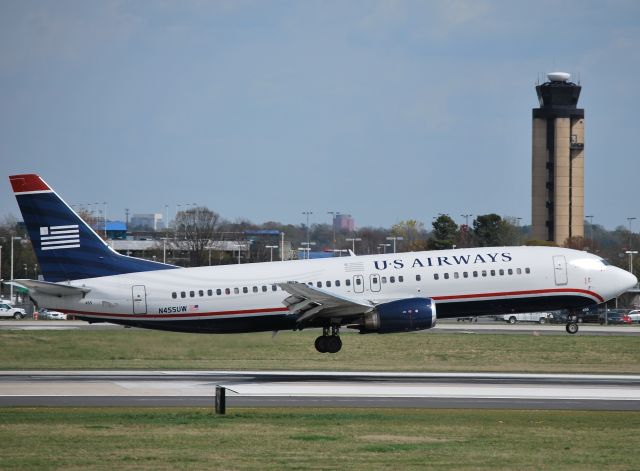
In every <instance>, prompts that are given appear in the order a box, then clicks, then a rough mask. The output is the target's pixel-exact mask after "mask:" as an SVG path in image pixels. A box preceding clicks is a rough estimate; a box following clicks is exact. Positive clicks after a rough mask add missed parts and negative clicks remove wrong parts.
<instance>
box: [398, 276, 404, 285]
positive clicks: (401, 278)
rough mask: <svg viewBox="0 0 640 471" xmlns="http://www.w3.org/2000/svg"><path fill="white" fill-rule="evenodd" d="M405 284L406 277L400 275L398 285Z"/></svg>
mask: <svg viewBox="0 0 640 471" xmlns="http://www.w3.org/2000/svg"><path fill="white" fill-rule="evenodd" d="M403 282H404V276H402V275H400V276H399V277H398V283H403Z"/></svg>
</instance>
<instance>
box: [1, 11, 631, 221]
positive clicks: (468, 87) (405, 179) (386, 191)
mask: <svg viewBox="0 0 640 471" xmlns="http://www.w3.org/2000/svg"><path fill="white" fill-rule="evenodd" d="M639 50H640V2H637V1H635V0H629V1H624V0H619V1H589V0H586V1H585V0H580V1H571V0H568V1H562V2H558V1H555V0H553V1H552V0H539V1H536V2H527V1H515V2H514V1H484V0H451V1H427V0H423V1H400V0H396V1H394V0H380V1H376V0H369V1H359V0H351V1H348V2H345V1H331V0H327V1H314V0H306V1H284V0H283V1H275V0H274V1H268V0H256V1H252V0H234V1H231V0H229V1H227V0H220V1H204V0H200V1H198V0H193V1H189V0H181V1H169V0H164V1H160V0H157V1H154V0H149V1H145V2H140V1H125V0H118V1H110V0H102V1H93V2H87V1H84V0H80V1H65V0H57V1H51V0H41V1H29V0H3V1H2V2H0V169H2V172H0V173H1V174H2V177H1V178H0V182H1V181H2V180H4V182H3V183H1V184H0V217H4V216H5V215H11V214H13V215H16V216H17V215H19V210H18V206H17V204H16V203H15V199H14V197H13V195H12V192H11V187H10V185H9V182H8V178H7V176H9V175H12V174H17V173H38V174H40V175H41V176H42V177H43V178H44V179H45V180H46V181H47V182H48V183H49V184H50V185H51V186H52V187H53V188H54V189H55V190H56V191H57V192H58V193H59V194H60V195H61V196H62V197H63V198H64V199H65V200H66V201H67V202H68V203H69V204H72V205H78V204H80V205H82V204H85V205H86V204H87V203H93V202H106V203H107V215H108V217H109V219H124V215H125V208H129V211H130V213H131V214H134V213H150V212H158V213H163V214H164V213H165V210H166V208H168V211H169V215H170V218H172V217H173V214H174V213H175V211H176V209H177V205H179V204H185V203H197V204H198V205H202V206H207V207H209V208H210V209H212V210H215V211H217V212H218V213H220V215H221V216H222V217H223V218H225V219H228V220H231V221H235V220H237V219H249V220H251V221H253V222H255V223H262V222H266V221H281V222H284V223H291V224H300V223H304V222H305V221H306V216H304V215H303V214H302V212H303V211H313V214H312V215H311V216H310V223H330V221H331V216H330V215H329V214H327V212H328V211H339V212H341V213H346V214H351V215H352V216H353V217H354V218H355V220H356V224H357V225H358V226H359V227H363V226H376V227H377V226H381V227H390V226H391V225H393V224H395V223H397V222H400V221H402V220H405V219H417V220H419V221H422V222H423V223H425V225H426V226H427V227H430V224H431V222H432V219H433V217H434V216H437V215H438V214H439V213H447V214H450V215H451V216H452V217H453V218H454V219H455V220H456V221H457V222H458V223H462V222H464V218H462V217H461V215H462V214H473V215H478V214H487V213H497V214H500V215H502V216H509V217H519V218H522V223H523V224H529V223H530V221H531V109H532V108H535V107H537V106H538V103H537V98H536V93H535V85H536V83H538V82H539V81H545V74H546V73H548V72H553V71H566V72H570V73H572V80H573V81H575V82H578V81H579V82H580V84H581V85H582V87H583V88H582V94H581V97H580V102H579V106H580V107H581V108H584V109H585V213H586V214H588V215H593V216H594V217H593V222H594V223H595V224H601V225H603V226H605V227H606V228H608V229H613V228H615V227H616V226H619V225H624V226H627V224H628V222H627V218H628V217H638V221H635V224H636V227H634V228H633V230H634V232H637V231H639V230H640V209H639V208H638V205H637V201H638V196H637V194H638V190H637V186H636V181H637V179H638V175H639V173H640V172H639V170H640V159H639V158H638V152H639V145H640V142H639V136H638V134H639V131H640V126H639V124H640V123H639V119H638V114H639V113H640V87H639V86H638V81H639V79H640V54H639V53H638V51H639Z"/></svg>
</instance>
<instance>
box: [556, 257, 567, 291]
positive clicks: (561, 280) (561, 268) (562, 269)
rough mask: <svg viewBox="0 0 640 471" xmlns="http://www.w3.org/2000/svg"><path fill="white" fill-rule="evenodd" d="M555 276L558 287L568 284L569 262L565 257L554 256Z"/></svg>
mask: <svg viewBox="0 0 640 471" xmlns="http://www.w3.org/2000/svg"><path fill="white" fill-rule="evenodd" d="M553 274H554V276H555V279H556V285H558V286H560V285H566V284H567V282H568V279H567V260H566V259H565V258H564V255H554V256H553Z"/></svg>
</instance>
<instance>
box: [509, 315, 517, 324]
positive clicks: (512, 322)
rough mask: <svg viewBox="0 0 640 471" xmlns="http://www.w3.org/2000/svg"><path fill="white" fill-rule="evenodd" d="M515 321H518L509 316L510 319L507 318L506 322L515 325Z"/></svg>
mask: <svg viewBox="0 0 640 471" xmlns="http://www.w3.org/2000/svg"><path fill="white" fill-rule="evenodd" d="M517 321H518V319H516V318H515V317H514V316H511V317H510V318H509V321H508V322H509V324H515V323H516V322H517Z"/></svg>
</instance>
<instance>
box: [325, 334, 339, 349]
mask: <svg viewBox="0 0 640 471" xmlns="http://www.w3.org/2000/svg"><path fill="white" fill-rule="evenodd" d="M341 348H342V340H341V339H340V337H338V336H337V335H330V336H329V337H327V352H328V353H338V352H339V351H340V349H341Z"/></svg>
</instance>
